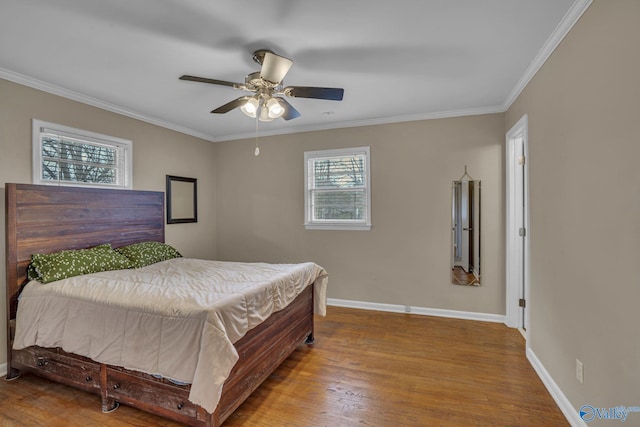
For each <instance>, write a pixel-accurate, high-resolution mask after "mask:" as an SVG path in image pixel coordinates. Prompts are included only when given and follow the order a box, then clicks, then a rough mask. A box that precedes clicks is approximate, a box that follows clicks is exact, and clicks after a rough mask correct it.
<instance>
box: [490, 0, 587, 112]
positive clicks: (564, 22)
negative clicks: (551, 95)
mask: <svg viewBox="0 0 640 427" xmlns="http://www.w3.org/2000/svg"><path fill="white" fill-rule="evenodd" d="M592 1H593V0H575V2H574V3H573V5H572V6H571V8H569V10H568V11H567V13H566V14H565V15H564V16H563V17H562V19H561V20H560V23H559V24H558V26H557V27H556V28H555V30H553V32H552V33H551V35H550V36H549V38H548V39H547V41H546V42H545V43H544V45H543V46H542V49H540V51H539V52H538V54H537V55H536V57H535V58H533V61H531V64H529V67H528V68H527V69H526V70H525V72H524V74H523V75H522V77H520V80H518V83H516V85H515V87H514V88H513V89H512V90H511V92H510V93H509V95H508V96H507V98H506V99H505V101H504V103H503V104H502V111H507V110H508V109H509V108H510V107H511V104H513V102H514V101H515V100H516V99H517V98H518V96H520V94H521V93H522V91H523V90H524V88H525V87H527V85H528V84H529V82H530V81H531V79H532V78H533V76H535V75H536V73H537V72H538V70H540V68H542V66H543V65H544V63H545V62H546V61H547V59H548V58H549V56H551V54H552V53H553V51H555V50H556V48H557V47H558V45H559V44H560V42H561V41H562V40H563V39H564V38H565V37H566V35H567V34H568V33H569V31H571V29H572V28H573V26H574V25H575V24H576V22H578V19H580V17H581V16H582V14H583V13H584V12H585V11H586V10H587V8H588V7H589V6H590V5H591V3H592Z"/></svg>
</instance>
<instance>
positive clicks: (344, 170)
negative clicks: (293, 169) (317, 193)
mask: <svg viewBox="0 0 640 427" xmlns="http://www.w3.org/2000/svg"><path fill="white" fill-rule="evenodd" d="M364 164H365V159H364V156H361V155H358V156H345V157H332V158H327V159H317V160H315V161H314V162H313V174H314V184H315V185H314V187H315V188H350V187H361V186H363V185H364V183H365V170H364Z"/></svg>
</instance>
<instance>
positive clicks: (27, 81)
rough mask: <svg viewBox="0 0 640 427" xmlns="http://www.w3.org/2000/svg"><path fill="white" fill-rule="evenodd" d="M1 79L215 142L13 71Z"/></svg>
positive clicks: (3, 71)
mask: <svg viewBox="0 0 640 427" xmlns="http://www.w3.org/2000/svg"><path fill="white" fill-rule="evenodd" d="M0 78H2V79H5V80H9V81H12V82H14V83H19V84H21V85H24V86H28V87H31V88H34V89H38V90H41V91H44V92H47V93H50V94H53V95H58V96H61V97H63V98H67V99H71V100H72V101H78V102H81V103H83V104H87V105H91V106H93V107H97V108H100V109H103V110H107V111H111V112H112V113H117V114H121V115H123V116H127V117H130V118H132V119H136V120H141V121H143V122H147V123H150V124H152V125H156V126H160V127H163V128H166V129H170V130H174V131H176V132H180V133H183V134H186V135H191V136H194V137H196V138H201V139H205V140H207V141H212V142H214V141H215V139H213V137H212V136H211V135H207V134H204V133H202V132H197V131H195V130H193V129H189V128H187V127H184V126H180V125H177V124H175V123H171V122H167V121H165V120H160V119H157V118H155V117H151V116H146V115H144V114H141V113H138V112H136V111H132V110H129V109H127V108H124V107H121V106H119V105H116V104H111V103H109V102H106V101H103V100H100V99H97V98H93V97H91V96H87V95H83V94H81V93H79V92H74V91H72V90H69V89H65V88H63V87H61V86H57V85H54V84H51V83H47V82H44V81H42V80H38V79H35V78H33V77H29V76H25V75H24V74H20V73H16V72H15V71H11V70H8V69H6V68H2V67H0Z"/></svg>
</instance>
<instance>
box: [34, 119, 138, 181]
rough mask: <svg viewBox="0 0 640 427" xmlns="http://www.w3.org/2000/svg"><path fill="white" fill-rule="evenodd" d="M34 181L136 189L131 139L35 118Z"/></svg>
mask: <svg viewBox="0 0 640 427" xmlns="http://www.w3.org/2000/svg"><path fill="white" fill-rule="evenodd" d="M32 173H33V183H34V184H47V185H70V186H87V187H110V188H129V189H130V188H132V187H133V185H132V176H131V175H132V161H131V141H129V140H126V139H120V138H115V137H112V136H107V135H101V134H98V133H93V132H88V131H84V130H80V129H74V128H70V127H67V126H62V125H57V124H55V123H47V122H43V121H41V120H36V119H33V170H32Z"/></svg>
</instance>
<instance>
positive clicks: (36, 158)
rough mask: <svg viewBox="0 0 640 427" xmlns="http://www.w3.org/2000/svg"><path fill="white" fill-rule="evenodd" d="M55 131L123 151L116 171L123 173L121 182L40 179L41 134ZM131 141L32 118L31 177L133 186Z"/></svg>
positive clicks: (58, 183) (76, 183)
mask: <svg viewBox="0 0 640 427" xmlns="http://www.w3.org/2000/svg"><path fill="white" fill-rule="evenodd" d="M44 133H57V134H59V135H62V136H67V137H70V138H75V139H80V140H85V141H87V142H90V143H94V144H100V145H105V146H108V147H114V148H118V149H120V150H122V151H123V152H124V162H123V163H120V164H119V165H118V169H117V170H118V173H120V174H124V179H123V182H122V183H121V184H101V183H95V182H91V183H87V182H79V181H60V180H58V181H51V180H44V179H42V160H43V159H42V134H44ZM132 148H133V143H132V142H131V141H130V140H128V139H122V138H117V137H115V136H109V135H103V134H100V133H96V132H90V131H86V130H82V129H76V128H72V127H69V126H64V125H59V124H57V123H50V122H45V121H43V120H38V119H33V120H32V168H31V179H32V182H33V183H34V184H41V185H55V186H66V187H94V188H114V189H128V190H130V189H132V188H133V152H132V151H133V150H132Z"/></svg>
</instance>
